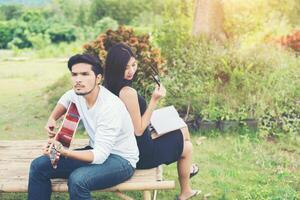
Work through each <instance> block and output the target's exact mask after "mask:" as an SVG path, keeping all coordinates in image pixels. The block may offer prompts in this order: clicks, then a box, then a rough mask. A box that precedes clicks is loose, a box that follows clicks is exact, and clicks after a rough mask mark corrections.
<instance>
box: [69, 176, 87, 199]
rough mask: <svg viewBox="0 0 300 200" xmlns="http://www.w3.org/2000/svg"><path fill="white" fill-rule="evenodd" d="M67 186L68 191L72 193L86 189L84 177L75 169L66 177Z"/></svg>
mask: <svg viewBox="0 0 300 200" xmlns="http://www.w3.org/2000/svg"><path fill="white" fill-rule="evenodd" d="M68 188H69V192H70V193H73V194H74V193H78V192H80V191H81V190H87V188H88V186H87V183H86V182H85V178H84V177H83V176H82V175H81V174H80V173H77V172H76V170H75V171H74V172H72V173H71V174H70V176H69V178H68Z"/></svg>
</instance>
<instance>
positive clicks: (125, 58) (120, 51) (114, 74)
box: [104, 43, 135, 96]
mask: <svg viewBox="0 0 300 200" xmlns="http://www.w3.org/2000/svg"><path fill="white" fill-rule="evenodd" d="M131 57H135V56H134V54H133V52H132V50H131V49H130V47H129V46H127V45H126V44H124V43H118V44H116V45H114V46H113V47H111V48H110V49H109V51H108V53H107V57H106V60H105V67H104V86H105V87H106V88H107V89H108V90H110V91H111V92H112V93H114V94H115V95H117V96H119V92H120V90H121V89H122V87H124V86H126V85H131V81H127V80H125V79H124V73H125V70H126V66H127V64H128V62H129V60H130V58H131Z"/></svg>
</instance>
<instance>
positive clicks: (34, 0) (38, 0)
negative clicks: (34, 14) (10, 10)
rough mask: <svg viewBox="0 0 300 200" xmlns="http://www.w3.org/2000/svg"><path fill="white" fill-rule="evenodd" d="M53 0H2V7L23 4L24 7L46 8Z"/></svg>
mask: <svg viewBox="0 0 300 200" xmlns="http://www.w3.org/2000/svg"><path fill="white" fill-rule="evenodd" d="M51 1H52V0H0V5H11V4H21V5H24V6H44V5H46V4H49V3H51Z"/></svg>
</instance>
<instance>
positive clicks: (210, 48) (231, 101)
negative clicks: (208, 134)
mask: <svg viewBox="0 0 300 200" xmlns="http://www.w3.org/2000/svg"><path fill="white" fill-rule="evenodd" d="M166 56H167V58H168V71H169V74H168V76H166V77H165V79H164V82H165V84H166V87H167V89H168V90H169V91H170V93H169V95H167V98H166V104H173V105H175V106H176V108H177V109H179V111H180V112H181V113H186V112H187V110H189V114H190V115H192V116H200V117H201V118H202V119H205V120H224V119H225V120H243V119H248V118H252V119H253V118H255V119H259V120H260V127H261V130H262V133H263V132H264V131H265V133H266V134H273V135H277V133H278V132H282V131H283V132H285V133H296V132H297V131H299V127H300V126H299V118H300V117H299V116H300V110H299V107H300V106H299V102H300V94H299V85H300V70H299V69H300V61H299V59H297V57H296V56H295V55H293V54H292V53H290V52H286V51H284V50H281V49H277V48H276V47H274V46H268V45H260V46H256V47H255V48H249V49H244V48H243V49H241V48H239V47H238V46H237V45H234V44H231V45H227V46H226V45H225V46H224V45H220V44H217V43H214V42H209V41H208V40H206V39H205V38H200V39H195V40H193V41H188V42H186V43H185V46H184V47H181V48H180V49H176V50H173V51H170V52H169V53H168V55H166ZM278 130H280V131H278ZM263 134H264V133H263Z"/></svg>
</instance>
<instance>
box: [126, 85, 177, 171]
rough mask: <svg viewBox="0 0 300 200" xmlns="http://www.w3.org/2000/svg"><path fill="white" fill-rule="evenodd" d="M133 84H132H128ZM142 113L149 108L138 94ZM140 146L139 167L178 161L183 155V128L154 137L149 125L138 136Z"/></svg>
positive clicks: (145, 167)
mask: <svg viewBox="0 0 300 200" xmlns="http://www.w3.org/2000/svg"><path fill="white" fill-rule="evenodd" d="M127 86H131V85H127ZM138 102H139V107H140V114H141V116H143V114H144V113H145V111H146V109H147V103H146V100H145V98H144V97H142V96H141V95H139V94H138ZM136 141H137V145H138V148H139V153H140V154H139V161H138V163H137V168H138V169H150V168H154V167H157V166H159V165H161V164H170V163H173V162H176V161H177V160H179V158H180V157H181V154H182V151H183V135H182V132H181V130H175V131H172V132H170V133H167V134H165V135H163V136H161V137H159V138H156V139H152V138H151V133H150V130H149V126H148V127H147V128H146V129H145V131H144V132H143V135H141V136H136Z"/></svg>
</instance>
